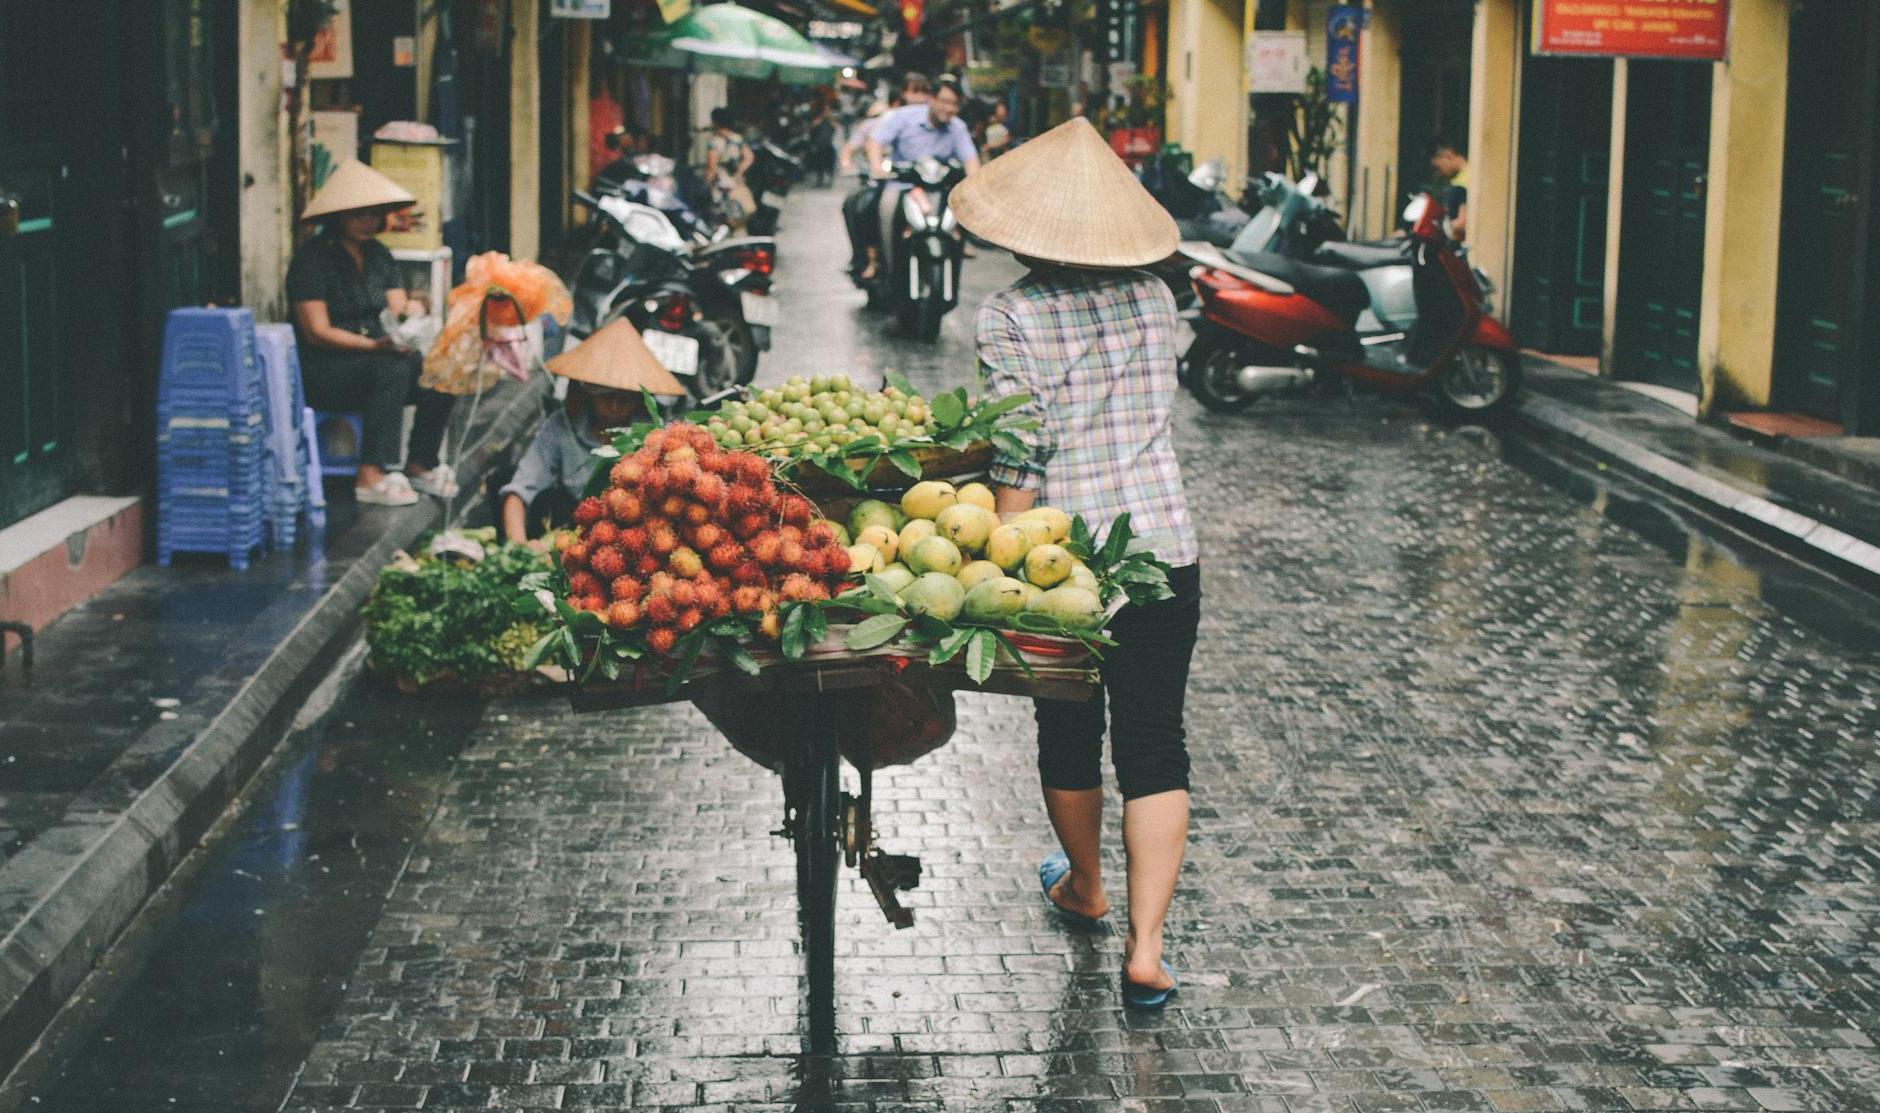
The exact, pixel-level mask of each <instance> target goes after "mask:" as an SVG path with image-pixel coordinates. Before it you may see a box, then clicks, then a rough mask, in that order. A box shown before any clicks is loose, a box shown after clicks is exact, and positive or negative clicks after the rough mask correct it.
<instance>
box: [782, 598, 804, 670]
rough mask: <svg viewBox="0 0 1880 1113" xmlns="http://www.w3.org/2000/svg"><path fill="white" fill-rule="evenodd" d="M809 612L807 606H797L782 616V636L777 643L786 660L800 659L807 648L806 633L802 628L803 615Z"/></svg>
mask: <svg viewBox="0 0 1880 1113" xmlns="http://www.w3.org/2000/svg"><path fill="white" fill-rule="evenodd" d="M809 613H810V612H809V610H808V608H805V607H800V606H798V607H791V608H790V613H788V614H786V615H784V616H783V637H782V639H781V641H780V643H779V644H780V645H781V646H782V648H783V656H784V659H785V660H786V661H800V660H802V659H803V653H804V652H805V651H806V650H807V649H808V648H809V641H808V635H807V634H806V633H805V632H804V629H803V626H804V622H805V617H804V616H805V615H807V614H809Z"/></svg>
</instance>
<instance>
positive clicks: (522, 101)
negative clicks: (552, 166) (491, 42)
mask: <svg viewBox="0 0 1880 1113" xmlns="http://www.w3.org/2000/svg"><path fill="white" fill-rule="evenodd" d="M509 19H510V28H511V31H512V32H513V37H512V38H511V39H510V41H509V50H510V63H509V257H510V258H512V259H533V258H535V257H536V256H538V255H540V254H541V251H542V171H541V166H542V137H541V134H540V129H541V119H542V111H541V108H542V84H541V76H540V74H541V56H542V12H541V0H510V3H509Z"/></svg>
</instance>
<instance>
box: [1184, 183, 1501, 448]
mask: <svg viewBox="0 0 1880 1113" xmlns="http://www.w3.org/2000/svg"><path fill="white" fill-rule="evenodd" d="M1293 200H1294V202H1295V203H1296V204H1305V205H1313V204H1317V203H1318V202H1317V199H1316V198H1311V197H1310V195H1306V196H1305V198H1304V199H1303V200H1300V199H1298V198H1294V199H1293ZM1443 217H1444V214H1443V209H1442V206H1441V205H1440V204H1439V203H1438V202H1437V201H1436V199H1435V198H1434V197H1432V196H1430V195H1429V194H1421V195H1418V196H1417V197H1416V198H1414V199H1412V200H1411V202H1410V205H1409V207H1408V208H1407V209H1406V210H1405V212H1404V222H1405V224H1406V225H1407V227H1408V232H1407V234H1406V236H1405V237H1404V238H1403V239H1402V240H1401V241H1396V242H1393V243H1389V244H1378V245H1362V244H1347V243H1328V244H1324V245H1322V246H1320V247H1318V248H1317V249H1316V250H1315V251H1313V252H1312V253H1311V254H1310V255H1309V256H1308V257H1307V258H1306V259H1295V258H1292V257H1291V256H1289V255H1279V254H1273V253H1270V252H1247V251H1236V250H1235V249H1233V248H1228V249H1226V250H1225V251H1223V250H1221V249H1219V248H1215V247H1212V246H1211V245H1207V244H1195V243H1184V244H1183V245H1182V250H1183V253H1184V254H1186V255H1187V256H1188V257H1189V258H1191V259H1193V260H1194V261H1195V262H1196V263H1197V264H1198V265H1197V266H1195V267H1194V268H1193V269H1192V270H1191V271H1190V272H1189V278H1190V280H1191V281H1192V282H1193V283H1194V287H1195V292H1196V294H1198V295H1199V296H1200V299H1201V318H1202V319H1201V322H1200V324H1199V325H1198V327H1197V330H1196V336H1195V340H1194V343H1193V344H1192V345H1190V347H1189V349H1188V351H1187V353H1186V354H1185V356H1184V357H1183V370H1184V372H1185V376H1184V377H1185V378H1186V380H1187V382H1188V385H1189V388H1190V389H1191V390H1192V391H1193V392H1194V394H1195V397H1196V398H1198V399H1200V400H1201V402H1202V404H1204V405H1206V406H1207V407H1208V408H1209V409H1213V410H1220V411H1224V412H1237V411H1240V410H1244V409H1246V408H1247V407H1248V406H1250V405H1252V404H1253V403H1254V402H1255V401H1256V400H1257V399H1259V398H1262V397H1270V396H1274V395H1281V394H1289V393H1298V392H1302V391H1305V390H1307V389H1310V388H1312V387H1313V386H1315V385H1320V384H1323V383H1325V382H1328V381H1329V380H1330V376H1333V375H1336V376H1342V377H1344V378H1345V379H1347V380H1354V381H1357V382H1363V383H1369V384H1371V385H1373V386H1375V387H1377V388H1378V389H1380V390H1384V391H1388V392H1391V393H1393V394H1423V395H1426V396H1428V397H1429V398H1430V399H1431V400H1432V401H1434V402H1435V404H1436V406H1437V407H1438V408H1439V409H1440V410H1442V411H1443V413H1444V415H1445V416H1447V417H1450V418H1452V419H1455V420H1460V421H1476V422H1487V421H1492V420H1493V419H1495V418H1496V417H1498V416H1500V415H1501V414H1502V413H1503V412H1504V411H1505V410H1506V409H1507V408H1508V407H1509V406H1510V405H1511V404H1512V403H1513V401H1514V398H1515V396H1516V394H1517V393H1518V392H1519V390H1520V385H1521V358H1520V352H1519V349H1518V348H1517V347H1516V345H1515V340H1514V337H1513V336H1512V335H1511V334H1510V333H1509V332H1508V330H1507V329H1506V328H1504V327H1503V326H1502V325H1501V323H1500V322H1498V321H1496V320H1495V319H1494V318H1493V317H1490V316H1489V315H1488V306H1487V286H1488V281H1487V278H1486V277H1485V276H1482V275H1480V273H1479V272H1477V271H1476V270H1474V269H1473V268H1472V267H1470V266H1469V263H1468V261H1467V260H1466V259H1465V258H1463V256H1462V254H1461V253H1460V252H1459V250H1458V249H1457V246H1456V244H1454V243H1453V242H1452V241H1451V240H1450V239H1449V236H1448V234H1447V233H1446V231H1445V230H1444V227H1443Z"/></svg>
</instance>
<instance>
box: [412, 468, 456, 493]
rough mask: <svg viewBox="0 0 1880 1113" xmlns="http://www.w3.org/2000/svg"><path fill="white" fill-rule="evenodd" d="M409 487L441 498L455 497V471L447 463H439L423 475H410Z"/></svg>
mask: <svg viewBox="0 0 1880 1113" xmlns="http://www.w3.org/2000/svg"><path fill="white" fill-rule="evenodd" d="M410 483H411V488H412V490H414V491H420V492H422V493H424V494H427V495H435V496H437V497H438V498H441V499H454V498H456V497H457V472H456V470H455V469H453V468H452V467H451V466H450V465H449V464H439V465H438V466H436V467H434V468H432V469H431V470H430V471H427V472H425V473H424V474H423V475H414V476H411V477H410Z"/></svg>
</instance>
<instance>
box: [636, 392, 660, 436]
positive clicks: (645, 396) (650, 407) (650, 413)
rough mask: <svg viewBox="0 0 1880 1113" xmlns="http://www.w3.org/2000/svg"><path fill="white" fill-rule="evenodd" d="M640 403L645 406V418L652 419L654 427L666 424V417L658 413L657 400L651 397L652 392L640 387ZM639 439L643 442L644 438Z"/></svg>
mask: <svg viewBox="0 0 1880 1113" xmlns="http://www.w3.org/2000/svg"><path fill="white" fill-rule="evenodd" d="M640 402H641V403H642V404H644V405H645V406H646V416H647V417H649V418H651V419H652V424H653V425H654V427H658V426H662V425H664V424H666V415H665V414H662V413H660V412H659V400H658V399H657V398H654V397H653V392H652V391H650V390H648V389H646V388H645V387H641V388H640ZM640 439H641V440H645V439H646V438H645V437H641V438H640Z"/></svg>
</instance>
